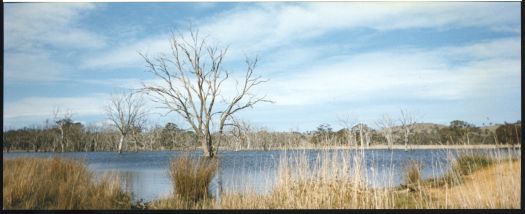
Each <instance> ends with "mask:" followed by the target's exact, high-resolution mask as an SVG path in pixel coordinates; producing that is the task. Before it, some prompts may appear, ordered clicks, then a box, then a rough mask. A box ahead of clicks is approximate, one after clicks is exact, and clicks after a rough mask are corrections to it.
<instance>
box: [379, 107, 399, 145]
mask: <svg viewBox="0 0 525 214" xmlns="http://www.w3.org/2000/svg"><path fill="white" fill-rule="evenodd" d="M376 125H377V126H378V127H379V128H380V129H381V133H382V134H383V136H385V139H386V142H387V145H388V149H392V145H393V144H394V126H395V122H394V120H392V118H391V117H390V116H389V115H388V114H384V115H383V116H382V118H381V119H379V120H378V121H376Z"/></svg>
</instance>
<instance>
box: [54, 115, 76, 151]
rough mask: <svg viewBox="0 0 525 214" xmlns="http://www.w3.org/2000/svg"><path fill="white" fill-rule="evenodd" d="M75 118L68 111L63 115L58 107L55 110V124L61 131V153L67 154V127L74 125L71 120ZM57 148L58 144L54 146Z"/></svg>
mask: <svg viewBox="0 0 525 214" xmlns="http://www.w3.org/2000/svg"><path fill="white" fill-rule="evenodd" d="M72 117H73V113H72V112H71V111H70V110H68V111H66V112H64V113H63V114H62V113H61V112H60V108H58V107H56V108H55V109H53V118H54V121H55V124H56V125H57V128H58V130H59V131H60V136H59V138H58V143H59V144H60V152H65V151H66V148H67V142H66V141H67V139H66V138H65V134H66V126H67V125H68V124H70V123H72V120H71V118H72ZM54 147H55V148H56V143H55V145H54Z"/></svg>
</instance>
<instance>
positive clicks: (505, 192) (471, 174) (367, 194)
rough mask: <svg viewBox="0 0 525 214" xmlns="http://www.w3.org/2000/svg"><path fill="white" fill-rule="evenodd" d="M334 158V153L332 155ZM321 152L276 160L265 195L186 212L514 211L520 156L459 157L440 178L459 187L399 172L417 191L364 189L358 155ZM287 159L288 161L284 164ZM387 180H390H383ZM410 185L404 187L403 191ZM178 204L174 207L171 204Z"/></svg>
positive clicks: (413, 167) (414, 169)
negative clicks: (275, 175) (272, 179)
mask: <svg viewBox="0 0 525 214" xmlns="http://www.w3.org/2000/svg"><path fill="white" fill-rule="evenodd" d="M334 154H335V153H334ZM334 154H332V155H329V154H328V153H327V152H324V153H323V154H322V155H320V156H318V157H317V159H316V160H315V161H314V162H313V163H312V162H309V161H307V156H306V155H304V154H303V155H291V156H286V155H285V156H283V157H281V160H280V164H279V168H278V181H277V184H276V185H275V186H274V187H273V189H272V191H271V192H270V193H268V194H256V193H255V192H254V191H251V192H247V193H227V194H223V195H221V200H217V199H213V198H210V199H209V200H206V201H204V202H202V203H198V204H193V205H192V206H191V207H186V208H191V209H342V208H348V209H411V208H419V209H428V208H430V209H434V208H520V203H521V198H520V190H521V186H520V185H521V183H520V182H521V180H520V174H521V163H520V161H521V157H520V158H519V159H514V160H511V159H501V158H500V159H496V158H494V157H490V158H482V157H478V156H463V157H460V158H458V159H457V161H455V162H454V163H453V167H452V169H451V172H449V173H448V174H446V176H444V177H445V178H447V177H448V179H449V180H451V181H452V180H453V179H452V178H453V177H455V178H456V180H461V182H448V181H447V182H442V185H435V184H434V182H436V181H443V180H444V178H440V179H434V180H433V182H430V181H429V180H426V181H423V180H421V165H420V164H419V163H416V162H412V163H411V164H409V165H408V166H407V167H406V168H405V175H406V177H405V179H406V180H405V182H406V183H407V184H412V186H414V185H416V184H417V185H416V187H417V188H412V189H410V188H404V189H402V188H401V189H400V188H370V187H369V186H368V185H366V183H367V179H368V178H367V176H366V170H367V169H366V168H364V167H363V166H364V165H365V164H364V159H363V151H362V150H357V155H346V154H347V153H346V154H343V155H341V154H339V155H334ZM290 157H294V158H293V159H290ZM384 179H391V178H384ZM409 186H410V185H406V187H409ZM177 203H179V204H177ZM156 205H157V206H154V207H153V208H156V209H174V208H175V209H176V208H181V206H180V205H181V204H180V202H176V200H174V199H163V200H159V201H157V202H156Z"/></svg>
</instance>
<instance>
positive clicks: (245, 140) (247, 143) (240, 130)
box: [228, 117, 251, 151]
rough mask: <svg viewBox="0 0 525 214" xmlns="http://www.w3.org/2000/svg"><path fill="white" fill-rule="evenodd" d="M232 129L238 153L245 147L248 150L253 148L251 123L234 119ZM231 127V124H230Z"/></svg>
mask: <svg viewBox="0 0 525 214" xmlns="http://www.w3.org/2000/svg"><path fill="white" fill-rule="evenodd" d="M231 120H232V123H231V126H232V129H231V134H232V136H233V138H234V141H236V142H235V150H236V151H238V150H240V149H241V147H243V145H244V148H246V149H250V148H251V140H250V136H249V134H250V133H251V126H250V123H248V122H246V121H242V120H238V119H236V118H234V117H232V118H231ZM228 125H230V124H228Z"/></svg>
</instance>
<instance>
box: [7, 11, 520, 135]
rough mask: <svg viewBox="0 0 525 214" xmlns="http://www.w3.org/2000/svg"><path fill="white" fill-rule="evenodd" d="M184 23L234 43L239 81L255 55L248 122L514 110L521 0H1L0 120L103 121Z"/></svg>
mask: <svg viewBox="0 0 525 214" xmlns="http://www.w3.org/2000/svg"><path fill="white" fill-rule="evenodd" d="M190 22H191V23H193V25H195V26H197V27H198V28H199V30H200V31H201V32H204V33H205V34H207V35H208V36H209V38H210V40H211V41H212V42H215V43H216V44H219V45H221V46H226V45H229V51H228V55H227V56H226V57H227V58H226V61H225V66H226V68H227V69H228V70H229V71H232V72H233V73H234V76H235V74H239V72H242V71H243V69H244V66H243V63H244V59H245V58H244V57H245V56H250V57H253V56H255V55H257V56H258V57H259V64H258V67H257V68H256V72H257V73H258V74H260V75H261V76H263V77H264V78H267V79H269V80H270V81H269V82H268V83H266V84H265V85H261V87H259V88H257V89H256V92H257V93H258V94H261V95H267V96H268V98H270V99H272V100H273V101H275V103H273V104H269V103H263V104H261V105H258V106H256V108H254V109H248V110H247V111H245V112H242V113H241V114H239V117H240V118H241V119H243V120H246V121H249V122H250V123H252V124H253V125H254V126H255V127H259V128H266V129H269V130H278V131H289V130H299V131H305V130H313V129H315V128H316V127H317V126H318V125H319V124H321V123H329V124H331V125H332V127H334V128H340V127H341V122H340V121H341V120H342V119H348V120H350V121H352V122H364V123H367V124H370V125H372V126H373V124H374V121H376V120H377V119H379V118H380V117H381V115H383V114H389V115H390V116H391V117H392V118H399V115H400V110H401V109H406V110H408V111H410V112H412V113H413V114H414V115H415V116H416V119H417V120H418V121H420V122H433V123H440V124H448V123H449V122H450V121H451V120H455V119H461V120H465V121H467V122H470V123H474V124H477V125H482V124H483V123H489V122H492V123H502V122H503V121H516V120H518V119H521V67H520V66H521V41H520V37H521V22H520V3H519V2H404V3H401V2H368V3H362V2H361V3H360V2H325V3H311V2H310V3H294V2H289V3H275V2H263V3H23V4H9V3H7V4H5V7H4V63H5V64H4V65H5V67H4V127H12V128H15V127H16V128H18V127H23V126H29V125H33V124H42V122H43V121H44V120H45V119H46V118H52V111H53V109H54V108H55V107H60V108H61V109H63V110H70V111H72V112H73V113H74V117H73V119H74V120H76V121H81V122H83V123H86V124H89V123H94V124H100V123H106V122H105V120H106V119H105V116H104V110H103V107H104V105H106V104H107V102H108V97H109V94H110V93H112V92H119V91H122V90H126V89H133V88H138V87H140V83H141V82H150V81H155V77H154V76H153V75H151V74H149V73H147V72H145V71H144V70H145V62H144V60H143V59H141V57H140V56H139V55H138V53H137V52H138V51H140V52H143V53H147V54H149V55H152V56H154V55H156V54H158V53H161V52H166V51H167V50H168V44H169V41H168V39H169V35H170V30H172V29H175V30H180V31H184V30H186V29H187V28H186V27H187V26H188V23H190ZM233 90H234V89H233V88H232V87H231V85H230V86H228V85H227V87H226V88H225V90H224V93H225V96H226V97H228V95H230V94H231V92H232V91H233ZM148 107H151V108H154V107H155V104H154V103H149V104H148ZM152 112H153V113H154V114H152V115H151V117H150V123H158V124H160V125H164V123H165V122H167V121H172V122H176V123H178V124H179V125H180V126H182V127H188V126H187V125H185V124H184V121H183V120H182V119H180V118H179V117H178V116H177V115H176V114H168V115H166V116H162V115H161V114H162V113H164V112H163V111H162V110H160V109H154V110H152Z"/></svg>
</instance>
